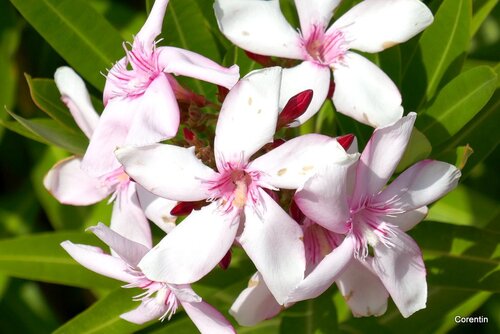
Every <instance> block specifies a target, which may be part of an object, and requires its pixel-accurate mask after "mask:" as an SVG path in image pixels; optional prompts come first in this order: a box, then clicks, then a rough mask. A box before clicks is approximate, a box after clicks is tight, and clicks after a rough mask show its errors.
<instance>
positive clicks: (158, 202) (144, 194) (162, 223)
mask: <svg viewBox="0 0 500 334" xmlns="http://www.w3.org/2000/svg"><path fill="white" fill-rule="evenodd" d="M136 190H137V196H138V198H139V203H140V205H141V208H142V210H144V214H145V215H146V217H147V218H148V219H149V220H151V221H152V222H153V223H155V224H156V225H157V226H158V227H159V228H161V229H162V230H163V231H164V232H166V233H168V232H170V231H172V229H173V228H174V227H175V221H176V220H177V217H176V216H172V215H171V214H170V211H172V209H173V208H174V207H175V206H176V205H177V202H175V201H171V200H169V199H165V198H162V197H158V196H156V195H155V194H153V193H151V192H149V191H147V190H146V189H144V188H143V187H142V186H140V185H138V184H136Z"/></svg>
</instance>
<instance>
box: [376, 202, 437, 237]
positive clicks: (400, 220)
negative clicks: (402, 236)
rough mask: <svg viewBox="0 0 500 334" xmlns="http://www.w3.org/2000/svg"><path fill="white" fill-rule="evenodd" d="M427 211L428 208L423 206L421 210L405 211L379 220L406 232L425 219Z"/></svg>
mask: <svg viewBox="0 0 500 334" xmlns="http://www.w3.org/2000/svg"><path fill="white" fill-rule="evenodd" d="M428 211H429V210H428V208H427V207H426V206H423V207H421V208H418V209H415V210H411V211H406V212H403V213H400V214H394V215H386V216H384V217H383V218H381V219H383V221H384V222H386V223H389V224H392V225H395V226H397V227H399V229H400V230H401V231H404V232H406V231H409V230H411V229H412V228H413V227H414V226H415V225H417V224H418V223H420V222H421V221H422V220H423V219H424V218H425V216H427V212H428Z"/></svg>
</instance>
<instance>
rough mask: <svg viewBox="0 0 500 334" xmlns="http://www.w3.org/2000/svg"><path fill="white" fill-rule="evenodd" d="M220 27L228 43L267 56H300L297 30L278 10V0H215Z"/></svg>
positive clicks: (300, 57)
mask: <svg viewBox="0 0 500 334" xmlns="http://www.w3.org/2000/svg"><path fill="white" fill-rule="evenodd" d="M214 9H215V16H216V18H217V22H218V24H219V29H220V30H221V32H222V33H223V34H224V36H226V37H227V38H228V39H229V40H230V41H231V42H233V43H234V44H236V45H237V46H239V47H241V48H242V49H245V50H247V51H250V52H253V53H256V54H259V55H266V56H276V57H283V58H292V59H302V58H303V51H302V48H301V45H300V36H299V34H298V32H297V31H296V30H295V29H294V28H292V26H290V24H289V23H288V22H287V21H286V19H285V17H284V16H283V14H282V13H281V10H280V6H279V0H271V1H261V0H259V1H254V0H217V1H215V4H214Z"/></svg>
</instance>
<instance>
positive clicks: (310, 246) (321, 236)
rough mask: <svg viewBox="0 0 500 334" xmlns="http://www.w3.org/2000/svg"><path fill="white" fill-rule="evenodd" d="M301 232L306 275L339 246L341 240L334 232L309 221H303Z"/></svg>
mask: <svg viewBox="0 0 500 334" xmlns="http://www.w3.org/2000/svg"><path fill="white" fill-rule="evenodd" d="M303 231H304V247H305V255H306V263H307V268H306V274H308V273H309V272H311V271H312V270H313V269H314V268H315V267H316V266H317V265H318V263H320V262H321V261H322V260H323V258H324V257H325V256H326V255H328V254H330V253H331V252H332V250H333V249H335V248H336V247H337V246H338V245H339V244H340V242H341V240H339V239H340V238H339V236H338V235H336V234H335V233H334V232H331V231H328V230H327V229H325V228H324V227H322V226H321V225H318V224H316V223H314V222H312V221H311V220H309V219H305V220H304V225H303Z"/></svg>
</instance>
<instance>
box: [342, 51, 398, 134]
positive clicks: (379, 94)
mask: <svg viewBox="0 0 500 334" xmlns="http://www.w3.org/2000/svg"><path fill="white" fill-rule="evenodd" d="M333 78H334V80H335V91H334V93H333V103H334V104H335V108H336V109H337V111H338V112H340V113H342V114H345V115H347V116H349V117H352V118H354V119H355V120H357V121H358V122H361V123H364V124H367V125H370V126H372V127H375V128H376V127H381V126H385V125H387V124H391V123H393V122H395V121H397V120H398V119H400V118H401V116H402V115H403V107H402V106H401V94H399V91H398V88H397V87H396V85H395V84H394V83H393V82H392V80H391V79H390V78H389V77H388V76H387V75H386V74H385V73H384V72H382V70H381V69H380V68H378V67H377V66H376V65H374V64H373V63H372V62H370V61H369V60H367V59H366V58H364V57H362V56H360V55H358V54H356V53H353V52H347V53H346V54H345V56H344V58H343V60H342V61H341V62H338V63H336V64H335V68H334V71H333Z"/></svg>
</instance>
